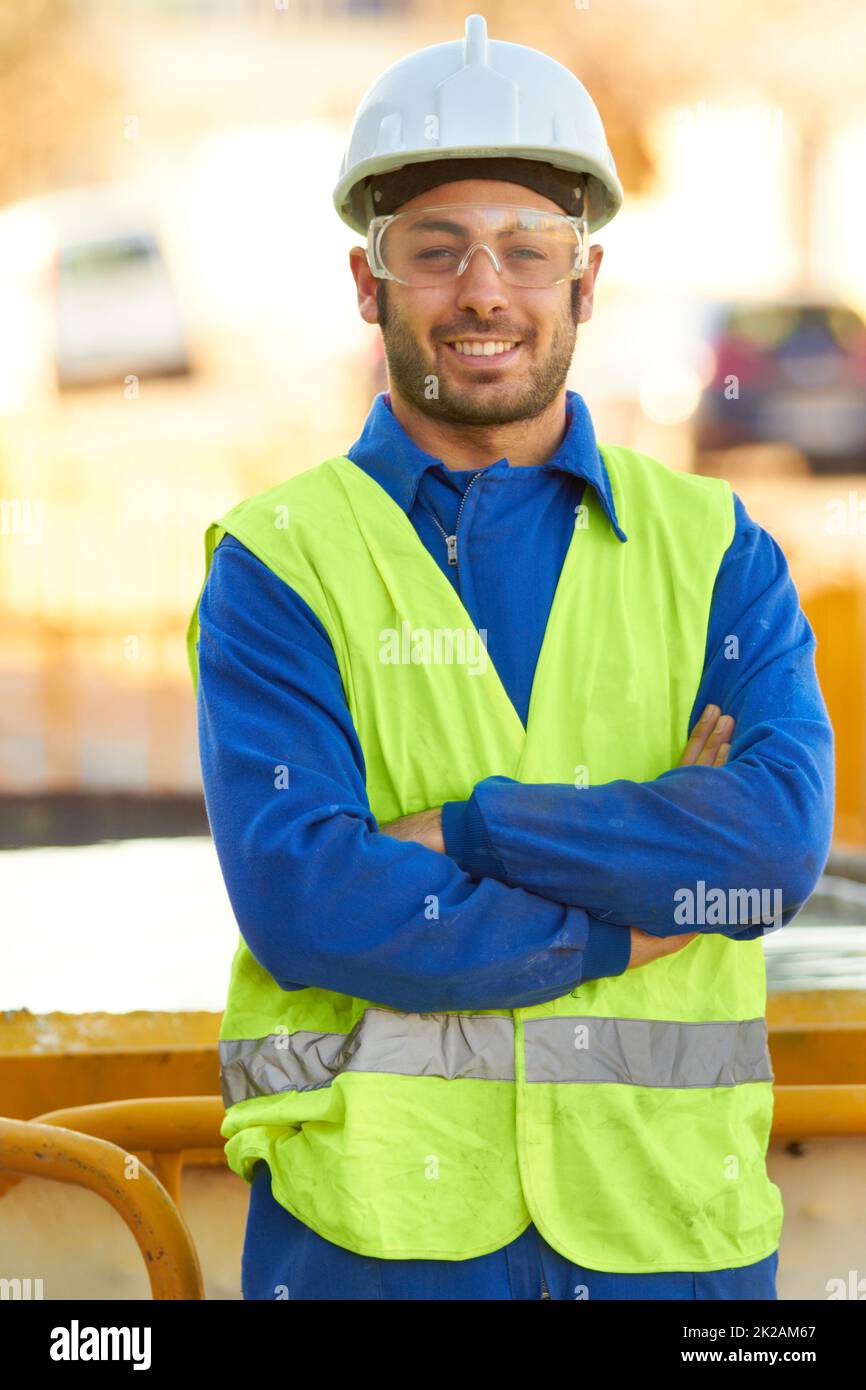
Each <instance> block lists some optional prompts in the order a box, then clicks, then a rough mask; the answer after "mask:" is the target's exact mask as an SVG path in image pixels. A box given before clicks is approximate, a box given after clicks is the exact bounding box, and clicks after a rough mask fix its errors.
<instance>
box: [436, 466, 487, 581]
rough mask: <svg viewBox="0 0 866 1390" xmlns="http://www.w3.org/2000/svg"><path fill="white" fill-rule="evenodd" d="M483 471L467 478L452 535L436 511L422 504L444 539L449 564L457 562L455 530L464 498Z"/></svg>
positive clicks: (458, 523) (463, 504)
mask: <svg viewBox="0 0 866 1390" xmlns="http://www.w3.org/2000/svg"><path fill="white" fill-rule="evenodd" d="M483 472H484V469H483V468H482V469H480V470H479V472H477V473H475V474H474V475H473V476H472V477H471V478H470V479H469V482H468V484H467V487H466V491H465V492H464V494H463V496H462V497H461V499H460V506H459V507H458V508H457V519H456V520H455V522H454V535H453V536H449V534H448V532H447V531H446V530H445V527H444V526H443V525H442V523H441V521H440V520H439V518H438V516H437V515H436V513H435V512H434V511H433V509H432V508H431V507H428V506H427V505H426V504H424V510H425V511H426V512H428V513H429V515H430V516H431V517H432V519H433V521H434V523H435V525H436V529H437V530H438V532H439V534H440V535H441V536H442V539H443V540H444V541H445V545H446V547H447V550H448V563H449V565H456V564H457V530H458V527H459V526H460V515H461V513H462V511H463V508H464V506H465V503H466V498H467V497H468V496H469V492H470V489H471V488H472V487H473V486H474V484H475V483H476V482H477V481H478V479H479V478H480V477H481V474H482V473H483Z"/></svg>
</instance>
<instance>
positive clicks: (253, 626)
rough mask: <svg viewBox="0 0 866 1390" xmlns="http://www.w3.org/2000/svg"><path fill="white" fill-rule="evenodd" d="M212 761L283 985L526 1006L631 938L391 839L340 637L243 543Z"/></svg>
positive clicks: (237, 874)
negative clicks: (350, 695)
mask: <svg viewBox="0 0 866 1390" xmlns="http://www.w3.org/2000/svg"><path fill="white" fill-rule="evenodd" d="M197 713H198V730H199V752H200V759H201V768H202V778H203V783H204V793H205V804H206V807H207V813H208V818H209V821H210V826H211V831H212V833H213V838H214V842H215V845H216V850H217V855H218V857H219V862H220V867H221V869H222V873H223V877H224V880H225V884H226V889H227V892H228V895H229V899H230V901H231V904H232V908H233V910H234V913H235V917H236V919H237V922H238V926H239V929H240V931H241V933H242V935H243V937H244V940H245V941H246V943H247V945H248V947H249V949H250V950H251V951H252V953H253V955H254V956H255V957H256V959H257V960H258V961H259V962H260V964H261V965H263V966H264V968H265V969H266V970H267V971H268V972H269V974H271V975H272V976H273V978H274V979H275V980H276V981H277V983H278V984H280V985H281V987H282V988H283V989H301V988H304V987H307V986H311V985H312V986H318V987H320V988H323V989H330V990H336V991H338V992H340V993H345V994H351V995H354V996H356V997H359V998H364V999H368V1000H371V1001H375V1002H379V1003H383V1004H387V1005H390V1006H391V1007H393V1008H398V1009H405V1010H407V1011H410V1012H431V1011H437V1010H457V1009H487V1008H512V1007H518V1006H521V1005H531V1004H538V1003H542V1002H544V1001H545V1000H548V999H554V998H557V997H558V996H559V995H561V994H563V993H565V992H566V991H567V990H569V989H572V988H574V987H575V986H576V985H577V984H579V983H580V982H581V981H584V980H586V979H589V978H594V977H595V976H598V975H609V974H619V973H620V972H621V971H623V970H624V969H625V968H626V966H627V963H628V957H629V951H630V939H629V933H628V932H627V931H624V930H623V929H622V928H621V927H617V926H612V925H611V924H609V923H604V922H594V921H593V920H592V919H591V918H590V917H589V916H588V914H587V913H586V912H585V911H584V910H583V909H582V908H580V907H576V906H565V905H563V904H560V903H555V902H552V901H550V899H549V898H544V897H539V896H537V895H534V894H532V893H530V892H527V891H526V890H524V889H522V888H517V887H506V886H505V885H503V884H502V883H499V882H497V881H495V880H493V879H482V880H481V881H480V882H474V881H473V880H472V879H471V878H470V877H469V875H468V874H466V873H465V872H464V871H463V870H462V869H461V868H460V867H459V866H458V865H457V864H455V863H454V861H453V860H452V859H450V858H449V857H448V856H447V855H445V854H437V853H435V852H434V851H433V850H429V849H427V848H425V847H424V846H423V845H420V844H413V843H410V842H403V841H399V840H395V839H393V838H392V837H391V836H389V835H384V834H382V833H381V832H380V831H379V829H378V826H377V823H376V820H375V818H374V816H373V814H372V811H371V809H370V805H369V803H368V800H367V794H366V785H365V770H364V760H363V754H362V750H361V748H360V745H359V742H358V738H357V735H356V732H355V729H354V725H353V723H352V719H351V715H350V713H349V709H348V706H347V704H346V700H345V695H344V691H343V685H342V681H341V678H340V673H339V668H338V665H337V661H336V657H335V655H334V652H333V648H332V647H331V644H330V641H329V639H328V637H327V634H326V632H325V629H324V628H323V627H322V625H321V623H320V622H319V620H318V618H317V617H316V616H315V615H314V613H313V612H312V610H311V609H310V608H309V607H308V605H307V604H306V603H304V602H303V600H302V599H301V598H300V597H299V595H297V594H296V593H295V592H294V591H293V590H292V589H291V588H290V587H289V586H288V585H287V584H285V583H284V582H283V581H282V580H281V579H279V578H278V577H277V576H276V575H274V574H273V573H272V572H271V571H270V570H269V569H268V567H267V566H266V565H264V564H263V563H262V562H261V561H260V560H259V559H258V558H257V557H256V556H254V555H253V554H252V553H251V552H250V551H249V550H248V549H247V548H246V547H244V546H243V545H241V544H240V543H239V542H238V541H237V540H235V539H234V538H233V537H231V536H226V537H225V538H224V539H223V540H222V541H221V543H220V545H219V546H218V547H217V549H216V551H215V552H214V556H213V561H212V565H211V570H210V573H209V575H208V579H207V582H206V584H205V587H204V590H203V593H202V597H201V601H200V605H199V684H198V699H197Z"/></svg>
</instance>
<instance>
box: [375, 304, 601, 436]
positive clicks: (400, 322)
mask: <svg viewBox="0 0 866 1390" xmlns="http://www.w3.org/2000/svg"><path fill="white" fill-rule="evenodd" d="M572 286H573V287H572V292H571V300H570V304H569V305H566V306H564V308H563V312H562V314H561V316H560V318H559V319H558V321H557V324H556V328H555V330H554V334H553V341H552V343H551V346H550V351H549V352H548V354H547V357H546V359H545V361H544V362H535V363H533V365H532V366H531V367H530V371H529V376H528V378H526V379H525V380H524V381H523V383H522V385H521V386H520V388H519V389H516V390H514V389H511V390H508V389H506V388H503V389H502V391H501V392H499V393H497V394H494V393H493V392H489V393H487V398H486V399H485V398H484V393H483V392H476V391H473V390H472V387H471V385H470V384H467V386H466V387H465V388H461V387H459V386H456V385H455V384H454V383H453V382H450V381H446V380H445V379H444V378H443V377H442V376H440V375H439V374H438V373H436V372H435V371H434V366H435V362H434V363H433V364H431V363H430V362H429V361H428V360H426V359H425V357H424V354H423V353H422V351H421V348H420V346H419V344H418V341H417V339H416V338H415V336H414V334H413V333H412V331H411V329H410V328H409V326H408V324H407V323H406V322H405V320H404V319H402V318H401V316H400V312H399V309H398V308H397V307H396V305H395V304H394V302H393V301H392V302H390V303H389V302H388V293H387V291H388V282H387V281H386V280H380V282H379V284H378V285H377V287H376V304H377V308H378V315H379V327H380V328H381V330H382V340H383V343H384V347H385V358H386V360H387V363H388V379H389V382H390V383H391V385H392V386H394V388H395V389H396V390H397V391H398V392H399V393H400V395H401V396H402V397H403V398H404V399H405V400H407V401H409V402H411V404H412V405H413V406H415V407H416V408H417V409H418V410H421V411H423V412H424V414H425V415H429V416H431V417H432V418H434V419H437V420H448V421H449V422H451V423H453V424H462V425H509V424H512V423H513V422H514V421H516V420H532V419H535V418H536V416H538V415H540V414H541V413H542V411H544V410H545V409H546V408H547V406H549V405H550V403H551V401H553V400H554V399H555V398H556V396H557V395H558V394H559V392H560V391H561V390H562V387H563V386H564V385H565V382H566V379H567V377H568V372H569V368H570V367H571V360H572V357H573V356H574V346H575V342H576V339H577V325H578V322H579V319H580V281H579V280H575V281H573V282H572ZM478 331H479V332H484V331H485V330H484V329H482V328H480V327H479V330H478ZM487 331H489V329H488V330H487ZM443 351H445V352H449V351H451V349H450V348H443Z"/></svg>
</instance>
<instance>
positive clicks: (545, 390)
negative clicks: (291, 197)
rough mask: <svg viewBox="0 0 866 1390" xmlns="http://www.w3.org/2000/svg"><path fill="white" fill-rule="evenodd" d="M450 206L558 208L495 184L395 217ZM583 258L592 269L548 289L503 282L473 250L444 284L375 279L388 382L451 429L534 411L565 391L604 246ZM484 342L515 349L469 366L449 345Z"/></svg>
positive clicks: (424, 200) (431, 195)
mask: <svg viewBox="0 0 866 1390" xmlns="http://www.w3.org/2000/svg"><path fill="white" fill-rule="evenodd" d="M453 203H513V204H518V205H520V206H522V207H531V208H538V209H541V210H549V211H558V212H561V211H562V209H561V208H558V207H557V205H556V204H555V203H553V202H551V201H550V200H549V199H547V198H544V197H542V196H541V195H540V194H537V193H534V192H533V191H532V190H531V189H528V188H524V187H522V185H520V184H513V183H504V182H502V181H500V180H492V179H491V180H487V179H471V180H470V179H464V180H460V181H458V182H456V183H450V184H442V185H440V186H439V187H437V188H432V189H430V190H429V191H428V192H426V193H423V194H420V195H419V196H418V197H417V198H413V199H412V200H411V201H410V202H407V203H404V204H402V205H401V206H400V208H399V211H400V212H404V211H410V210H419V211H420V210H421V209H423V208H425V207H439V206H444V205H446V204H453ZM593 253H595V256H594V258H593ZM590 256H591V268H590V270H588V271H587V272H585V274H584V277H583V280H582V281H581V280H566V281H564V282H563V283H562V284H559V285H551V286H549V287H547V288H527V287H521V286H518V285H509V284H506V283H505V281H504V280H503V279H502V278H501V276H500V275H499V274H498V273H497V271H496V267H495V266H494V265H493V262H492V260H491V258H490V257H489V256H488V255H487V253H486V252H485V251H483V250H482V249H480V248H479V249H478V250H476V251H475V253H474V254H473V255H472V256H470V258H469V263H468V265H467V266H466V269H465V270H464V272H463V274H462V275H459V276H456V277H455V278H454V279H452V280H451V281H450V282H447V283H443V284H442V285H441V286H440V285H437V286H435V287H432V288H427V287H423V288H421V287H416V286H411V285H401V284H399V283H397V282H396V281H393V280H391V281H388V280H373V281H372V283H373V285H375V296H376V310H377V319H378V322H379V325H380V328H381V330H382V337H383V340H384V347H385V355H386V358H387V361H388V374H389V380H390V383H391V386H392V387H393V388H395V389H396V390H397V391H398V392H399V394H400V395H402V396H403V397H404V398H405V399H406V400H407V401H410V402H411V403H412V404H413V405H414V406H416V407H417V408H418V409H419V410H422V411H423V412H424V413H425V414H427V415H430V416H433V417H435V418H437V419H445V420H448V421H451V422H454V423H458V424H467V425H468V424H475V425H479V424H484V425H504V424H510V423H511V422H512V421H515V420H526V419H532V418H534V417H535V416H537V415H539V414H541V412H542V411H543V410H544V409H545V408H546V407H547V406H548V405H550V403H551V402H552V401H553V400H554V399H555V398H556V396H557V395H558V393H559V392H560V391H561V390H562V388H563V386H564V385H565V381H566V378H567V375H568V370H569V367H570V365H571V359H572V357H573V355H574V346H575V339H576V336H577V325H578V323H579V322H580V321H581V319H582V318H588V317H589V314H588V313H587V312H584V313H581V287H582V285H584V286H587V285H588V288H589V292H590V294H589V309H590V311H591V292H592V282H593V281H594V278H595V274H596V273H597V270H598V265H599V263H600V259H601V248H600V247H593V248H592V249H591V252H590ZM353 265H354V263H353ZM364 268H366V266H365V267H364ZM361 269H362V268H361V267H358V270H361ZM366 269H367V272H368V273H369V270H368V268H366ZM587 277H589V280H587ZM357 278H358V272H357V270H356V279H357ZM361 288H362V286H361V280H360V279H359V290H360V289H361ZM362 312H363V309H362ZM365 317H367V315H366V314H365ZM491 337H493V338H497V339H500V340H504V341H506V342H516V343H517V344H518V346H517V347H516V348H515V349H514V350H513V351H512V352H510V353H508V354H506V356H505V358H504V360H503V361H502V362H500V361H498V359H496V358H493V359H488V358H486V357H485V358H483V359H479V358H477V357H476V358H474V359H470V360H469V361H467V360H466V359H465V358H463V357H462V356H461V354H460V353H458V352H457V351H456V350H455V348H454V347H453V346H451V343H453V342H454V340H455V339H456V340H464V341H465V340H466V339H467V338H468V339H472V338H488V339H489V338H491ZM431 378H433V379H435V381H433V382H431Z"/></svg>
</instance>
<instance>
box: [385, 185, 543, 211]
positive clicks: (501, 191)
mask: <svg viewBox="0 0 866 1390" xmlns="http://www.w3.org/2000/svg"><path fill="white" fill-rule="evenodd" d="M452 203H510V204H512V205H513V206H516V207H522V208H538V210H539V211H540V212H559V213H561V212H562V208H561V207H560V206H559V204H558V203H554V202H553V201H552V200H551V199H550V198H545V197H544V195H543V194H541V193H536V192H535V189H533V188H525V187H524V186H523V184H522V183H506V182H505V181H504V180H503V179H458V180H456V181H455V182H454V183H441V184H437V186H436V187H435V188H428V189H427V191H426V193H419V194H418V195H417V197H415V198H410V199H409V200H408V202H405V203H401V204H400V206H399V207H398V208H395V211H396V212H421V211H423V209H424V208H435V207H442V206H444V205H450V204H452Z"/></svg>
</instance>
